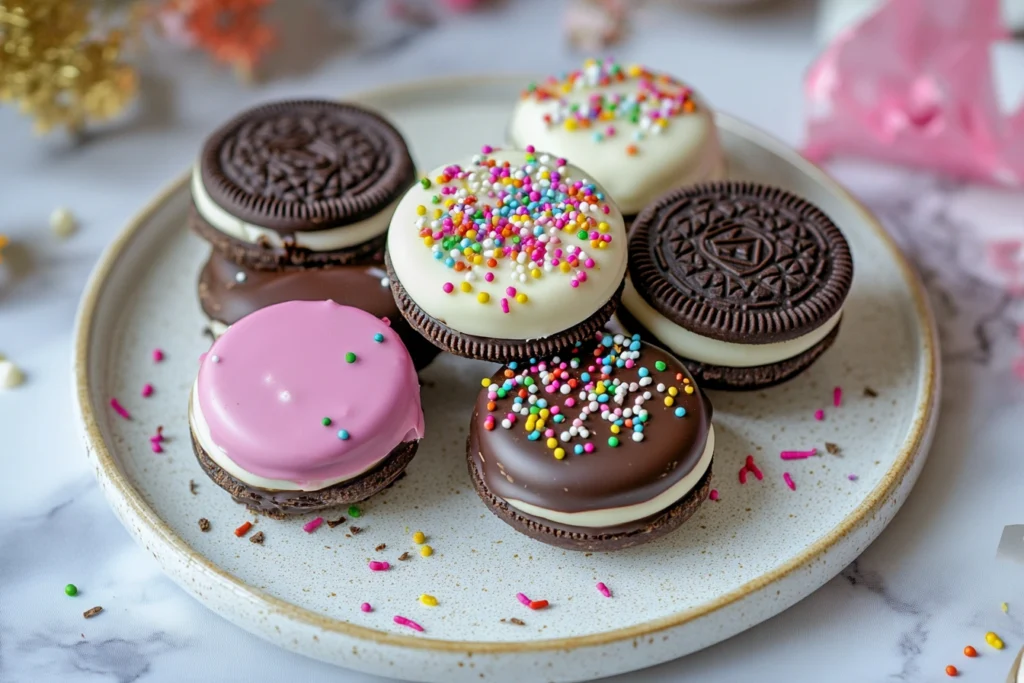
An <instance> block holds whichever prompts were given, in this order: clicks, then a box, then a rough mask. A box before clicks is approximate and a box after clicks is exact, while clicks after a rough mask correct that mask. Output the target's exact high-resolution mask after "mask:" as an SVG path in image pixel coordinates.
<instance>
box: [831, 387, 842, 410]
mask: <svg viewBox="0 0 1024 683" xmlns="http://www.w3.org/2000/svg"><path fill="white" fill-rule="evenodd" d="M842 403H843V388H842V387H836V388H835V389H833V390H832V405H834V406H835V407H836V408H838V407H839V406H840V405H841V404H842Z"/></svg>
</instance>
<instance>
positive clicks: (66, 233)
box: [50, 206, 75, 239]
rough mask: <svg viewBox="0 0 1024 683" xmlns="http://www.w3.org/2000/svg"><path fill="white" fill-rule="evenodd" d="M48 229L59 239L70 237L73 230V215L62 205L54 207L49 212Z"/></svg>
mask: <svg viewBox="0 0 1024 683" xmlns="http://www.w3.org/2000/svg"><path fill="white" fill-rule="evenodd" d="M50 229H51V230H53V234H55V235H56V236H57V237H59V238H61V239H66V238H68V237H70V236H71V233H73V232H74V231H75V217H74V215H73V214H72V213H71V212H70V211H69V210H68V209H66V208H64V207H63V206H61V207H58V208H56V209H54V210H53V213H51V214H50Z"/></svg>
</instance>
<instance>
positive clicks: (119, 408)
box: [110, 398, 132, 420]
mask: <svg viewBox="0 0 1024 683" xmlns="http://www.w3.org/2000/svg"><path fill="white" fill-rule="evenodd" d="M110 407H111V408H113V409H114V412H115V413H117V414H118V415H120V416H121V417H123V418H124V419H126V420H130V419H132V415H131V413H129V412H128V411H127V410H125V407H124V406H123V405H121V402H120V401H118V400H117V399H116V398H112V399H110Z"/></svg>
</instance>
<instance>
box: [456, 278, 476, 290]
mask: <svg viewBox="0 0 1024 683" xmlns="http://www.w3.org/2000/svg"><path fill="white" fill-rule="evenodd" d="M459 289H461V290H462V291H463V292H472V291H473V285H471V284H469V283H468V282H466V281H465V280H463V281H462V284H460V285H459Z"/></svg>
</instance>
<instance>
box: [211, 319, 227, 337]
mask: <svg viewBox="0 0 1024 683" xmlns="http://www.w3.org/2000/svg"><path fill="white" fill-rule="evenodd" d="M206 326H207V327H208V328H209V329H210V334H212V335H213V338H214V339H219V338H220V336H221V335H222V334H224V333H225V332H227V331H228V328H229V327H231V325H225V324H224V323H222V322H221V321H219V320H214V319H213V318H207V322H206Z"/></svg>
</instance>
